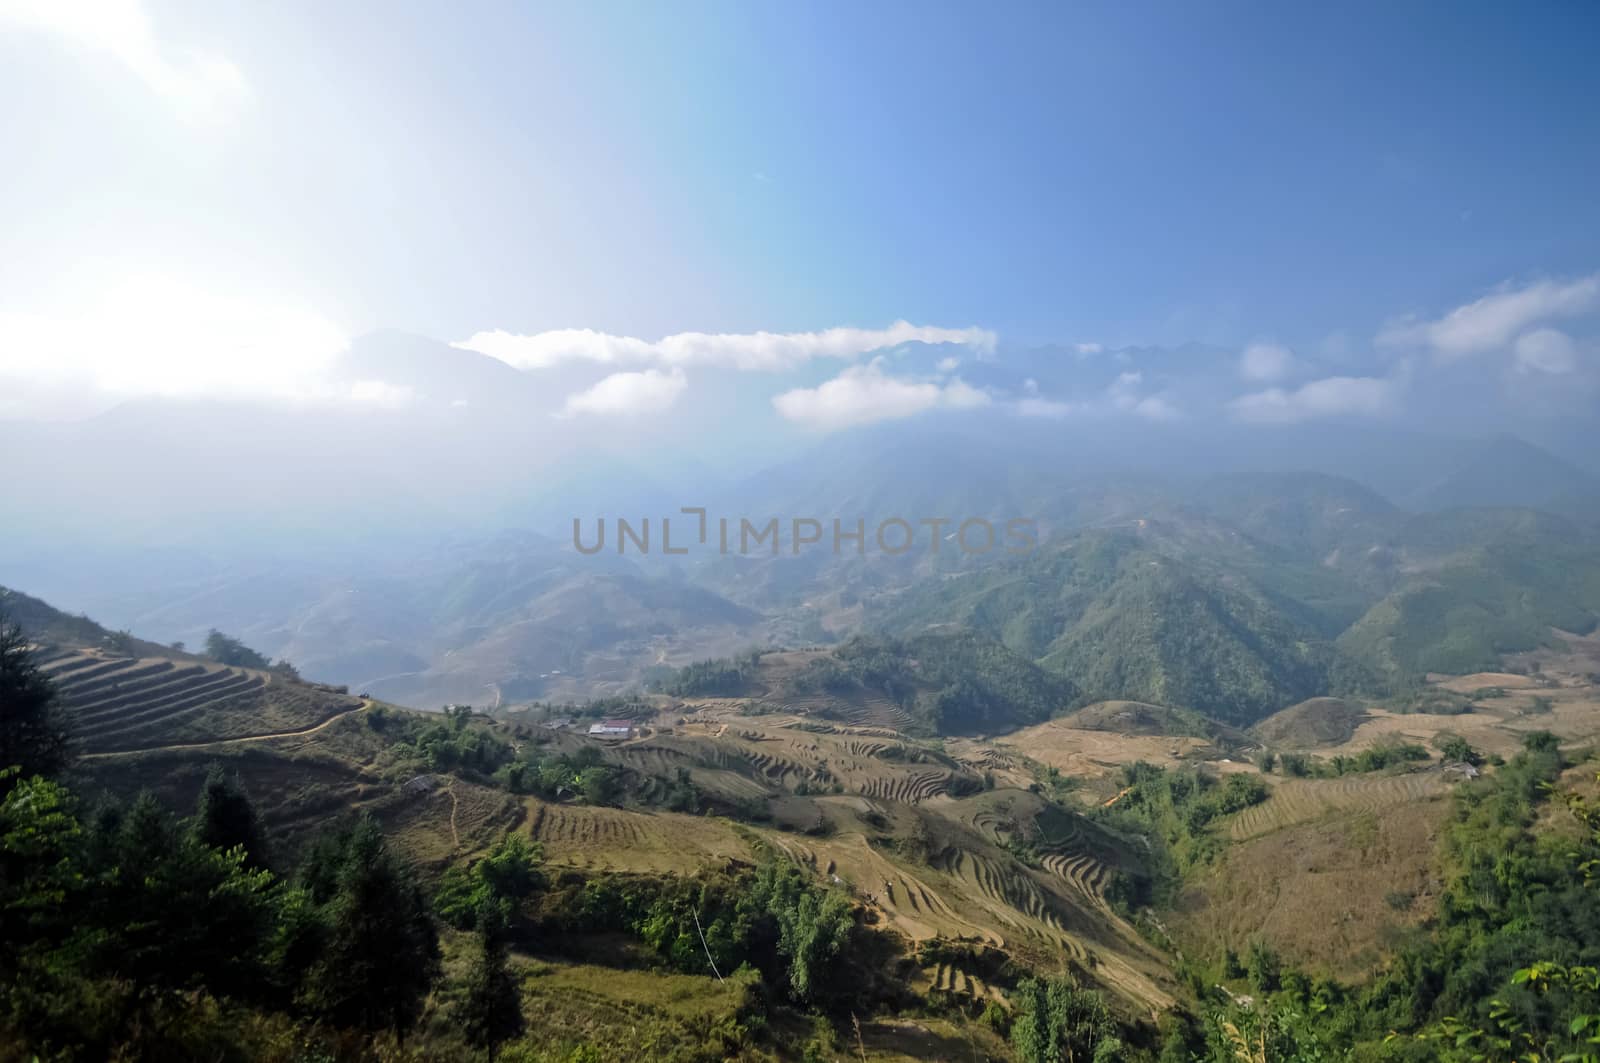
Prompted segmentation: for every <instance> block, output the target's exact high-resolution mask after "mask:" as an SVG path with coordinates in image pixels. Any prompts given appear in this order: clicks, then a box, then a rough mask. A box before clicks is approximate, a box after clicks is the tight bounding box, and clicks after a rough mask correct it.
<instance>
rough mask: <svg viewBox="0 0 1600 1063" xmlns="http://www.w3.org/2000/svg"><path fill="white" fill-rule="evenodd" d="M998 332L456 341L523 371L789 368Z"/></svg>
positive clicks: (988, 345) (895, 329)
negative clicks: (573, 365)
mask: <svg viewBox="0 0 1600 1063" xmlns="http://www.w3.org/2000/svg"><path fill="white" fill-rule="evenodd" d="M996 342H997V337H996V336H995V334H994V333H993V332H991V331H989V330H988V329H981V328H962V329H951V328H937V327H934V326H931V325H913V324H911V323H910V322H907V321H896V322H895V323H894V324H893V325H890V326H889V327H888V328H884V329H860V328H830V329H824V330H822V331H820V332H746V333H729V332H722V333H717V332H679V333H676V334H674V335H671V336H667V337H665V338H663V339H659V340H655V341H650V340H642V339H638V338H636V337H633V336H614V335H611V334H610V333H606V332H596V331H595V330H593V329H556V330H554V331H550V332H539V333H535V334H534V335H531V336H520V335H516V334H514V333H510V332H504V331H501V330H499V329H496V330H494V331H492V332H479V333H477V334H475V335H473V336H472V337H471V338H469V339H465V340H461V341H459V342H457V343H455V344H453V346H456V347H460V348H462V349H464V350H469V351H477V352H478V353H479V354H487V355H489V356H490V357H491V358H498V359H500V360H501V361H502V362H505V363H507V364H509V365H513V366H516V367H517V368H518V369H544V368H548V367H550V366H553V365H558V364H560V363H562V362H597V363H599V364H601V365H617V364H636V365H649V364H652V363H654V364H658V365H665V366H678V367H686V368H687V367H707V368H719V369H741V370H748V371H756V372H769V373H775V372H783V371H785V370H789V369H794V368H796V367H798V366H800V365H803V364H804V363H806V362H809V361H811V360H812V359H815V358H834V359H851V358H857V357H860V356H861V355H864V354H870V353H871V352H873V351H881V350H884V349H886V348H889V347H897V346H899V345H900V344H902V343H930V344H946V343H948V344H957V345H960V346H963V347H967V348H969V349H971V350H973V351H975V352H977V353H978V354H980V355H984V356H989V355H992V354H994V350H995V344H996Z"/></svg>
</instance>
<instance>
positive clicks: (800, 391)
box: [772, 360, 990, 431]
mask: <svg viewBox="0 0 1600 1063" xmlns="http://www.w3.org/2000/svg"><path fill="white" fill-rule="evenodd" d="M989 401H990V399H989V395H988V394H987V393H986V392H983V391H980V390H978V389H977V388H975V387H972V386H971V385H969V384H967V383H966V382H965V381H963V380H961V379H960V378H959V377H958V378H956V379H953V380H951V381H950V382H949V383H947V384H939V383H937V382H934V381H928V380H908V379H905V378H902V377H892V376H889V375H887V374H885V373H884V372H883V366H882V363H881V362H880V361H878V360H874V361H872V362H871V363H869V364H867V365H858V366H851V367H850V368H848V369H846V370H844V371H843V372H842V373H840V374H839V375H838V376H836V377H834V378H833V379H832V380H829V381H826V382H824V383H822V384H820V385H818V386H817V387H814V388H795V389H794V390H792V391H786V392H784V393H783V394H781V395H776V396H774V397H773V399H772V405H773V406H774V407H775V408H776V409H777V411H778V413H779V414H781V415H782V416H783V417H784V418H785V419H787V420H790V421H794V422H796V423H797V424H803V425H806V426H807V427H810V428H818V429H822V430H824V431H832V430H834V429H838V428H848V427H850V426H852V425H861V424H870V423H872V422H874V421H889V420H896V419H899V418H902V417H910V416H912V415H914V414H918V413H922V412H924V411H926V410H932V409H936V408H944V409H970V408H972V407H976V406H986V405H988V404H989Z"/></svg>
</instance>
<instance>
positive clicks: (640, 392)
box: [563, 367, 689, 417]
mask: <svg viewBox="0 0 1600 1063" xmlns="http://www.w3.org/2000/svg"><path fill="white" fill-rule="evenodd" d="M688 384H689V381H688V379H687V378H686V377H685V376H684V375H683V370H682V369H679V368H677V367H673V368H672V369H671V370H669V371H666V372H663V371H661V370H660V369H646V370H643V371H642V372H638V373H612V374H611V375H610V376H608V377H606V378H605V379H604V380H602V381H600V382H599V383H598V384H596V385H595V386H594V387H592V388H589V389H588V390H586V391H580V392H578V393H577V394H575V395H568V396H567V401H566V405H565V406H564V407H563V416H568V417H570V416H572V415H574V414H580V413H595V414H630V413H658V412H660V411H661V410H665V409H667V408H668V407H670V406H671V405H672V404H673V403H675V402H677V401H678V397H679V396H680V395H682V394H683V391H684V388H686V387H688Z"/></svg>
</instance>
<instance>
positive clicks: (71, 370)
mask: <svg viewBox="0 0 1600 1063" xmlns="http://www.w3.org/2000/svg"><path fill="white" fill-rule="evenodd" d="M76 298H77V299H78V300H80V301H78V302H76V303H75V304H74V305H72V307H71V309H70V310H67V311H62V312H51V311H49V310H45V311H37V310H35V311H23V310H16V309H8V308H5V307H0V376H8V377H13V378H16V379H19V380H23V381H28V382H30V383H32V384H34V385H38V386H43V387H49V388H60V389H77V390H79V391H85V392H88V391H92V392H96V393H100V394H103V395H105V396H107V397H109V398H113V399H118V398H134V397H139V396H168V397H193V396H201V395H206V396H220V397H232V398H253V399H263V398H264V399H338V398H341V397H343V398H355V397H356V396H354V395H352V394H351V393H350V392H349V389H348V385H334V384H332V383H330V382H329V381H328V379H327V376H328V370H329V369H330V368H331V367H332V365H333V363H334V362H335V360H336V359H337V358H338V356H339V354H340V353H341V352H342V351H344V349H345V348H346V347H347V346H348V336H347V334H346V333H345V332H344V330H342V329H341V328H340V327H339V326H338V325H336V324H334V323H333V322H332V321H330V320H329V319H328V318H326V317H324V316H322V315H321V314H320V313H318V312H317V311H315V310H313V309H311V308H309V307H307V306H305V305H303V304H300V303H298V302H297V301H295V300H293V299H290V298H282V297H276V296H272V295H268V294H262V293H255V294H252V295H248V296H244V295H234V294H224V293H219V292H214V291H207V290H205V289H203V288H200V287H198V286H196V285H193V284H189V283H186V282H184V281H181V280H178V279H176V278H173V277H168V276H164V275H158V274H135V275H131V276H127V277H124V278H123V279H122V280H120V281H119V282H117V283H114V284H112V285H110V286H109V287H108V288H106V289H105V290H103V291H102V292H100V293H98V294H94V293H91V292H80V293H78V294H77V296H76Z"/></svg>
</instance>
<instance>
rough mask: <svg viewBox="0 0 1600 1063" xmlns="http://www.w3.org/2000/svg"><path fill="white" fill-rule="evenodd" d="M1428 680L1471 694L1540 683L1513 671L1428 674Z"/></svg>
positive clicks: (1533, 685)
mask: <svg viewBox="0 0 1600 1063" xmlns="http://www.w3.org/2000/svg"><path fill="white" fill-rule="evenodd" d="M1428 678H1429V680H1430V681H1432V682H1434V683H1435V685H1436V686H1440V687H1443V688H1444V689H1445V690H1452V691H1454V692H1456V693H1457V694H1471V693H1473V692H1474V691H1478V690H1484V689H1487V688H1489V687H1500V688H1501V689H1503V690H1527V689H1530V688H1532V687H1537V686H1539V685H1540V683H1539V681H1538V680H1537V679H1534V678H1532V677H1530V676H1525V675H1517V674H1516V673H1514V672H1473V673H1472V674H1470V675H1458V676H1429V677H1428Z"/></svg>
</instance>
